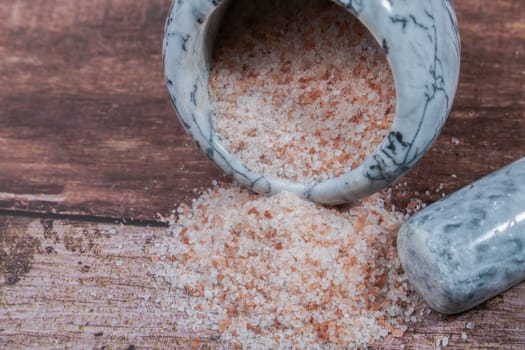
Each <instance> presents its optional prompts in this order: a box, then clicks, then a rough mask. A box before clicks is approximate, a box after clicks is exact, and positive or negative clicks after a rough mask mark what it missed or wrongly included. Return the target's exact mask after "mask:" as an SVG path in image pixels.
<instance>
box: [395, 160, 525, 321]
mask: <svg viewBox="0 0 525 350" xmlns="http://www.w3.org/2000/svg"><path fill="white" fill-rule="evenodd" d="M398 251H399V257H400V260H401V263H402V265H403V267H404V269H405V271H406V273H407V274H408V277H409V279H410V281H411V282H412V285H413V286H414V287H415V289H416V290H417V292H418V293H419V294H420V295H421V296H422V297H423V299H425V301H426V302H427V303H428V304H429V305H430V306H431V307H432V308H433V309H435V310H437V311H439V312H442V313H447V314H452V313H457V312H461V311H464V310H467V309H469V308H472V307H474V306H476V305H478V304H480V303H482V302H483V301H485V300H487V299H489V298H491V297H493V296H495V295H497V294H499V293H501V292H503V291H504V290H506V289H508V288H510V287H511V286H513V285H515V284H516V283H518V282H520V281H522V280H524V279H525V158H523V159H521V160H519V161H516V162H514V163H512V164H510V165H508V166H507V167H505V168H503V169H501V170H499V171H497V172H495V173H493V174H491V175H489V176H487V177H485V178H483V179H481V180H479V181H477V182H475V183H473V184H472V185H469V186H467V187H465V188H463V189H461V190H459V191H458V192H456V193H454V194H452V195H450V196H448V197H446V198H444V199H443V200H441V201H439V202H436V203H434V204H432V205H431V206H429V207H427V208H425V209H423V210H422V211H420V212H419V213H417V214H416V215H414V216H413V217H412V218H410V219H409V220H408V221H407V222H406V223H405V224H404V225H403V226H402V227H401V229H400V231H399V235H398Z"/></svg>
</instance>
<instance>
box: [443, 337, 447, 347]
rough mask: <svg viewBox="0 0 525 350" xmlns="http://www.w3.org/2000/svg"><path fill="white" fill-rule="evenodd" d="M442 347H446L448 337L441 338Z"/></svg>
mask: <svg viewBox="0 0 525 350" xmlns="http://www.w3.org/2000/svg"><path fill="white" fill-rule="evenodd" d="M443 346H448V337H443Z"/></svg>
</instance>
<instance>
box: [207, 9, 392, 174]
mask: <svg viewBox="0 0 525 350" xmlns="http://www.w3.org/2000/svg"><path fill="white" fill-rule="evenodd" d="M227 16H229V17H227V19H226V20H225V21H224V25H223V28H222V30H221V31H220V33H219V35H218V38H217V42H216V47H215V51H214V64H213V66H212V69H211V72H210V80H209V82H210V84H209V85H210V97H211V100H212V109H213V111H214V113H215V124H216V129H217V131H218V133H219V135H221V137H222V139H223V143H224V145H225V147H226V148H227V149H229V150H230V151H231V152H232V153H234V154H235V155H236V156H237V157H239V158H240V159H241V160H242V161H243V162H244V163H245V164H246V165H247V166H248V167H249V168H251V169H252V170H256V171H258V172H262V173H264V174H265V175H270V176H274V177H281V178H287V179H290V180H295V181H302V182H311V181H320V180H326V179H328V178H332V177H334V176H338V175H341V174H342V173H344V172H347V171H349V170H351V169H354V168H356V167H357V166H358V165H359V164H360V163H361V162H362V161H363V160H364V159H365V158H366V157H367V156H368V155H370V154H371V153H372V152H373V151H374V150H375V149H376V148H377V146H378V145H379V143H380V142H381V141H382V140H383V139H384V138H385V136H386V135H387V134H388V132H389V129H390V126H391V124H392V120H393V116H394V104H395V88H394V82H393V78H392V74H391V72H390V69H389V66H388V63H387V61H386V58H385V55H384V53H383V51H382V49H381V48H380V46H379V45H378V44H377V42H376V41H375V40H374V38H373V37H372V35H371V34H370V33H369V32H368V31H367V30H366V29H365V27H364V26H363V25H361V24H360V23H359V21H358V20H357V19H355V18H354V17H353V16H352V15H351V14H349V13H347V12H346V11H344V10H341V8H340V7H339V6H337V5H335V4H333V3H332V2H330V1H328V0H288V1H272V2H265V1H254V0H246V1H237V2H235V3H234V4H233V6H232V8H231V9H230V10H229V13H228V15H227Z"/></svg>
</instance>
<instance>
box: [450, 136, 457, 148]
mask: <svg viewBox="0 0 525 350" xmlns="http://www.w3.org/2000/svg"><path fill="white" fill-rule="evenodd" d="M451 142H452V144H453V145H455V146H457V145H459V139H457V138H455V137H453V138H452V140H451Z"/></svg>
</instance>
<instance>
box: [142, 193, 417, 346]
mask: <svg viewBox="0 0 525 350" xmlns="http://www.w3.org/2000/svg"><path fill="white" fill-rule="evenodd" d="M389 202H390V199H389V197H388V196H387V195H386V194H384V193H382V194H376V195H374V196H372V197H370V198H367V199H365V200H363V201H362V202H361V203H360V205H358V206H354V207H351V208H344V209H341V208H339V209H336V208H327V207H323V206H318V205H315V204H313V203H309V202H305V201H302V200H301V199H299V198H298V197H296V196H295V195H292V194H288V193H282V194H279V195H276V196H273V197H264V196H256V195H254V194H251V193H249V192H248V191H247V190H244V189H240V188H237V187H234V186H224V187H217V188H214V189H212V190H209V191H207V192H205V193H204V194H203V195H202V196H201V197H200V198H198V199H196V200H194V201H193V203H192V205H191V207H184V208H182V209H181V210H179V213H180V214H179V217H178V219H177V220H174V221H173V222H174V223H173V225H172V226H171V232H172V235H170V236H167V237H165V238H164V239H163V240H162V241H160V242H158V243H157V244H156V246H155V247H154V248H153V249H152V251H154V254H155V256H158V257H160V259H159V261H158V263H157V264H156V265H155V271H154V273H155V275H157V276H159V277H162V278H164V279H166V280H167V281H168V282H169V283H171V284H172V286H173V287H174V288H175V290H182V291H184V292H185V293H186V294H187V295H188V296H189V297H190V300H192V302H190V303H189V305H191V307H190V306H189V305H188V306H184V308H183V310H184V311H183V312H184V313H185V314H187V315H191V316H187V317H186V318H185V319H184V318H183V319H182V320H181V321H180V322H187V324H190V325H197V326H198V327H203V326H204V325H206V324H209V322H210V319H209V317H211V316H209V315H215V316H213V317H215V318H213V317H212V321H213V322H215V323H214V324H215V326H214V327H212V328H214V329H216V330H217V331H218V332H219V333H220V336H221V339H222V340H223V341H224V342H226V343H227V344H230V345H232V346H241V347H242V348H261V344H264V346H262V347H263V348H279V347H283V344H289V346H285V347H287V348H314V347H320V346H321V344H324V345H323V346H325V345H326V344H328V345H326V347H328V348H330V347H337V346H351V347H355V346H358V345H366V344H373V343H374V342H376V341H377V340H378V339H379V338H381V337H384V336H386V335H388V334H391V335H392V336H394V337H401V336H402V335H403V333H404V331H405V330H406V329H407V326H406V323H408V322H410V318H411V317H413V316H412V314H413V305H414V303H415V300H416V296H415V294H414V293H413V292H412V291H411V290H410V289H409V286H408V280H407V277H406V276H405V275H404V274H403V273H402V272H401V270H400V263H399V260H398V258H397V254H396V249H395V236H396V228H397V227H398V225H399V224H400V223H401V221H402V219H403V215H402V214H400V213H397V212H392V211H391V210H389V209H388V208H389ZM382 242H384V243H382ZM173 302H174V303H180V302H181V301H180V298H178V299H177V300H174V301H173ZM179 306H180V305H179ZM193 310H197V311H193ZM181 311H182V310H181ZM203 315H208V316H203ZM188 317H189V319H188ZM330 344H331V345H330Z"/></svg>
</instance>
